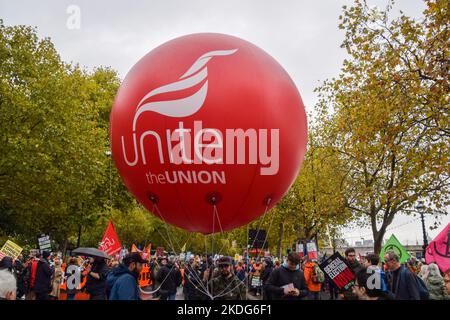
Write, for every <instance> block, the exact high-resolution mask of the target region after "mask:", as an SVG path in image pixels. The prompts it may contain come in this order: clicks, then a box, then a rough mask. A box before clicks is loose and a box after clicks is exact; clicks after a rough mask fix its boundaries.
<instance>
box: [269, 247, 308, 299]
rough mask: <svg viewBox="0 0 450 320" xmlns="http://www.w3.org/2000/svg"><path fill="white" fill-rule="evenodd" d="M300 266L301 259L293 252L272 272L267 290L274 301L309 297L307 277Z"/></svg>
mask: <svg viewBox="0 0 450 320" xmlns="http://www.w3.org/2000/svg"><path fill="white" fill-rule="evenodd" d="M299 264H300V257H299V256H298V254H297V253H296V252H291V253H289V255H288V258H287V261H286V262H285V263H283V264H282V266H281V267H279V268H277V269H274V270H273V271H272V273H271V275H270V277H269V280H268V281H267V284H266V290H267V291H268V293H269V294H270V295H271V297H272V298H273V299H276V300H299V299H302V298H303V297H305V296H307V295H308V289H307V287H306V281H305V277H304V275H303V272H302V271H301V270H300V266H299Z"/></svg>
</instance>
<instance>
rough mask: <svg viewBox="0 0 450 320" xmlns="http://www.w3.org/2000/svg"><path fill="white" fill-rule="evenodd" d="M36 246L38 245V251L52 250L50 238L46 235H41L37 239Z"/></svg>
mask: <svg viewBox="0 0 450 320" xmlns="http://www.w3.org/2000/svg"><path fill="white" fill-rule="evenodd" d="M37 238H38V244H39V250H41V252H42V251H44V250H47V251H51V250H52V244H51V241H50V236H49V235H48V234H41V235H39V236H38V237H37Z"/></svg>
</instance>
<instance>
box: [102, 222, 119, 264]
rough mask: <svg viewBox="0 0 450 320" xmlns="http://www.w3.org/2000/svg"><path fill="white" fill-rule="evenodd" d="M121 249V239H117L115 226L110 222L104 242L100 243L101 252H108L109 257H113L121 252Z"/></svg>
mask: <svg viewBox="0 0 450 320" xmlns="http://www.w3.org/2000/svg"><path fill="white" fill-rule="evenodd" d="M120 249H121V246H120V242H119V237H117V233H116V230H114V225H113V223H112V221H111V220H110V221H109V223H108V227H107V228H106V231H105V235H104V236H103V239H102V242H101V243H100V247H99V250H102V251H104V252H106V253H107V254H108V255H110V256H112V255H114V254H115V253H117V252H119V251H120Z"/></svg>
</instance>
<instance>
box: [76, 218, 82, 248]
mask: <svg viewBox="0 0 450 320" xmlns="http://www.w3.org/2000/svg"><path fill="white" fill-rule="evenodd" d="M80 241H81V224H80V225H79V226H78V240H77V248H79V247H80Z"/></svg>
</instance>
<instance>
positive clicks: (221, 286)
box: [210, 256, 246, 300]
mask: <svg viewBox="0 0 450 320" xmlns="http://www.w3.org/2000/svg"><path fill="white" fill-rule="evenodd" d="M231 265H232V261H231V258H230V257H227V256H224V257H221V258H219V260H218V264H217V266H218V268H219V275H218V276H217V277H215V278H213V280H212V281H211V282H210V294H211V295H212V297H213V299H214V300H245V298H246V288H245V284H244V283H243V282H242V281H241V280H239V279H238V277H236V275H234V274H233V272H232V267H231Z"/></svg>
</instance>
